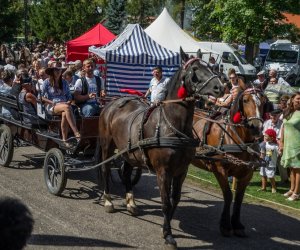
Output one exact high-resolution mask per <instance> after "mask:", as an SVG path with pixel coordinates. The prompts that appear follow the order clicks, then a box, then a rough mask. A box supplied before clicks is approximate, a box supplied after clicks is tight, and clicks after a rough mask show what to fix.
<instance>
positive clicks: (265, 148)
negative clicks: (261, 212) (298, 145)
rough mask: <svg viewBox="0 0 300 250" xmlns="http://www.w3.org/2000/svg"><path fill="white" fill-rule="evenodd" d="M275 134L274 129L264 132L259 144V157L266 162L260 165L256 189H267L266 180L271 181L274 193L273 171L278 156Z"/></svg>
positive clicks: (274, 170)
mask: <svg viewBox="0 0 300 250" xmlns="http://www.w3.org/2000/svg"><path fill="white" fill-rule="evenodd" d="M276 139H277V134H276V131H275V130H274V129H271V128H270V129H267V130H266V131H265V132H264V141H263V142H262V143H261V144H260V153H261V158H262V159H264V160H265V162H266V164H265V165H264V166H261V167H260V175H261V188H260V189H259V190H258V191H267V181H268V179H269V180H270V182H271V186H272V193H276V182H275V172H276V165H277V157H278V145H277V142H276Z"/></svg>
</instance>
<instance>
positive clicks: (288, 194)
mask: <svg viewBox="0 0 300 250" xmlns="http://www.w3.org/2000/svg"><path fill="white" fill-rule="evenodd" d="M292 194H293V191H292V190H289V191H287V192H286V193H284V194H283V196H284V197H290V196H291V195H292Z"/></svg>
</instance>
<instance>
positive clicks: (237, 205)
mask: <svg viewBox="0 0 300 250" xmlns="http://www.w3.org/2000/svg"><path fill="white" fill-rule="evenodd" d="M246 171H248V174H247V175H246V176H244V177H243V178H237V187H236V192H235V197H234V204H233V212H232V217H231V225H232V228H233V233H234V235H236V236H238V237H246V233H245V227H244V226H243V224H242V223H241V221H240V214H241V206H242V202H243V199H244V194H245V190H246V188H247V186H248V184H249V182H250V180H251V178H252V175H253V171H252V170H245V172H246Z"/></svg>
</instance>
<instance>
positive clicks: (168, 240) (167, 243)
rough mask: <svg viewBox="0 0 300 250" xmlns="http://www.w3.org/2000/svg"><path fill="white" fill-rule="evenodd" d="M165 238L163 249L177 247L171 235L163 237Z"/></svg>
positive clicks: (169, 249) (171, 249)
mask: <svg viewBox="0 0 300 250" xmlns="http://www.w3.org/2000/svg"><path fill="white" fill-rule="evenodd" d="M165 240H166V241H165V247H164V249H166V250H176V249H177V243H176V241H175V240H174V238H173V237H172V236H171V235H168V236H167V237H166V238H165Z"/></svg>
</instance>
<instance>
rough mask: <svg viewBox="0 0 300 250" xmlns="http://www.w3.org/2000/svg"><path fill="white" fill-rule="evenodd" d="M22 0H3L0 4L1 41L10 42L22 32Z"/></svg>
mask: <svg viewBox="0 0 300 250" xmlns="http://www.w3.org/2000/svg"><path fill="white" fill-rule="evenodd" d="M22 14H23V12H22V2H21V1H17V0H15V1H11V0H1V4H0V27H1V28H0V41H3V42H9V41H11V40H13V38H14V37H15V36H17V35H18V34H19V32H20V30H21V29H20V28H21V27H22V25H20V24H21V23H22V18H23V16H22Z"/></svg>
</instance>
